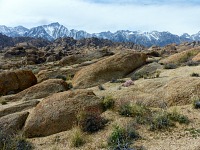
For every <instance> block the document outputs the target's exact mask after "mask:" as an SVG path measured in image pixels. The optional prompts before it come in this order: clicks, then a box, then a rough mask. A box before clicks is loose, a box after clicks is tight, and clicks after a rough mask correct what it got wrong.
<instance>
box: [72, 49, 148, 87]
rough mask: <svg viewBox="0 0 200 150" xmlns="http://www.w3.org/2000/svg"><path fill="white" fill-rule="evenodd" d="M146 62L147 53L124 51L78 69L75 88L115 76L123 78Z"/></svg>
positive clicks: (92, 84)
mask: <svg viewBox="0 0 200 150" xmlns="http://www.w3.org/2000/svg"><path fill="white" fill-rule="evenodd" d="M145 62H146V55H145V54H143V53H137V52H134V51H131V50H130V51H123V52H120V53H117V54H115V55H113V56H110V57H108V58H105V59H103V60H101V61H99V62H97V63H95V64H92V65H89V66H87V67H84V68H83V69H81V70H80V71H78V72H77V73H76V74H75V76H74V78H73V80H72V84H73V87H74V88H87V87H92V86H96V85H99V84H102V83H104V82H107V81H110V80H111V79H113V78H115V79H118V78H122V77H124V76H126V75H127V74H129V73H131V72H132V71H134V70H135V69H137V68H139V67H140V66H142V65H143V64H145Z"/></svg>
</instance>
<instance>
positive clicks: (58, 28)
mask: <svg viewBox="0 0 200 150" xmlns="http://www.w3.org/2000/svg"><path fill="white" fill-rule="evenodd" d="M0 33H2V34H4V35H7V36H9V37H21V36H24V37H34V38H43V39H45V40H49V41H53V40H55V39H57V38H62V37H72V38H74V39H76V40H79V39H83V38H91V37H97V38H102V39H108V40H111V41H114V42H133V43H136V44H140V45H144V46H147V47H150V46H152V45H158V46H165V45H167V44H170V43H176V44H180V43H181V42H191V41H199V40H200V36H199V35H200V33H197V34H194V35H189V34H187V33H185V34H183V35H181V36H178V35H175V34H172V33H170V32H158V31H152V32H141V31H128V30H119V31H116V32H115V33H112V32H110V31H108V32H101V33H92V34H91V33H88V32H86V31H82V30H80V31H79V30H75V29H71V30H69V29H68V28H66V27H65V26H63V25H60V24H59V23H57V22H56V23H51V24H49V25H42V26H38V27H33V28H31V29H27V28H25V27H22V26H18V27H13V28H12V27H6V26H4V25H2V26H0Z"/></svg>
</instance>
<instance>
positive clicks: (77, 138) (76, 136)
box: [71, 129, 85, 147]
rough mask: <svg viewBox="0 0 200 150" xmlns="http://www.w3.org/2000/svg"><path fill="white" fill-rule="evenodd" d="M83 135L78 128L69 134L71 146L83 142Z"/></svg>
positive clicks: (78, 145) (77, 145)
mask: <svg viewBox="0 0 200 150" xmlns="http://www.w3.org/2000/svg"><path fill="white" fill-rule="evenodd" d="M84 139H85V138H84V135H83V133H82V132H81V130H80V129H76V130H75V131H74V132H73V134H72V136H71V146H72V147H80V146H82V145H84V144H85V140H84Z"/></svg>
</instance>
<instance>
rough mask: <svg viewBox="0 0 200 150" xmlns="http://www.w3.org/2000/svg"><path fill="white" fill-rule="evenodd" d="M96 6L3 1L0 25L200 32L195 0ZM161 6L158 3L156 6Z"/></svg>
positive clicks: (67, 0) (77, 1) (72, 0)
mask: <svg viewBox="0 0 200 150" xmlns="http://www.w3.org/2000/svg"><path fill="white" fill-rule="evenodd" d="M103 1H104V0H103ZM111 1H112V0H111ZM111 1H110V2H111ZM136 1H137V2H136ZM145 1H146V0H145ZM164 1H165V0H164ZM170 1H172V0H170ZM96 2H97V1H93V2H91V0H0V18H1V19H0V24H5V25H7V26H16V25H24V26H26V27H33V26H36V25H41V24H48V23H51V22H56V21H58V22H60V23H61V24H63V25H65V26H66V27H68V28H69V29H72V28H75V29H82V30H86V31H88V32H90V33H92V32H101V31H108V30H110V31H113V32H114V31H116V30H122V29H123V30H145V31H151V30H158V31H170V32H172V33H176V34H181V33H184V32H188V33H190V34H192V33H196V32H198V31H199V30H200V26H199V24H200V20H199V19H198V16H199V15H200V6H199V5H192V4H193V3H194V0H193V3H190V5H181V4H179V3H178V4H176V5H175V4H173V3H172V4H169V3H164V4H163V5H161V4H160V3H159V4H154V3H153V4H151V5H142V4H138V2H139V1H138V0H133V1H131V0H126V2H127V3H123V4H122V0H119V1H118V2H120V3H113V2H111V3H105V1H104V2H101V3H96ZM132 2H134V3H132ZM140 2H141V1H140ZM152 2H155V0H154V1H152ZM158 2H159V1H158V0H157V2H156V3H158ZM165 2H166V1H165ZM176 2H178V0H176ZM128 4H129V5H128ZM184 4H185V3H184Z"/></svg>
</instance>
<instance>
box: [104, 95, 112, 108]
mask: <svg viewBox="0 0 200 150" xmlns="http://www.w3.org/2000/svg"><path fill="white" fill-rule="evenodd" d="M114 104H115V101H114V99H113V98H112V97H111V96H106V97H104V98H103V101H102V105H103V109H104V110H107V109H113V108H114Z"/></svg>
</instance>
